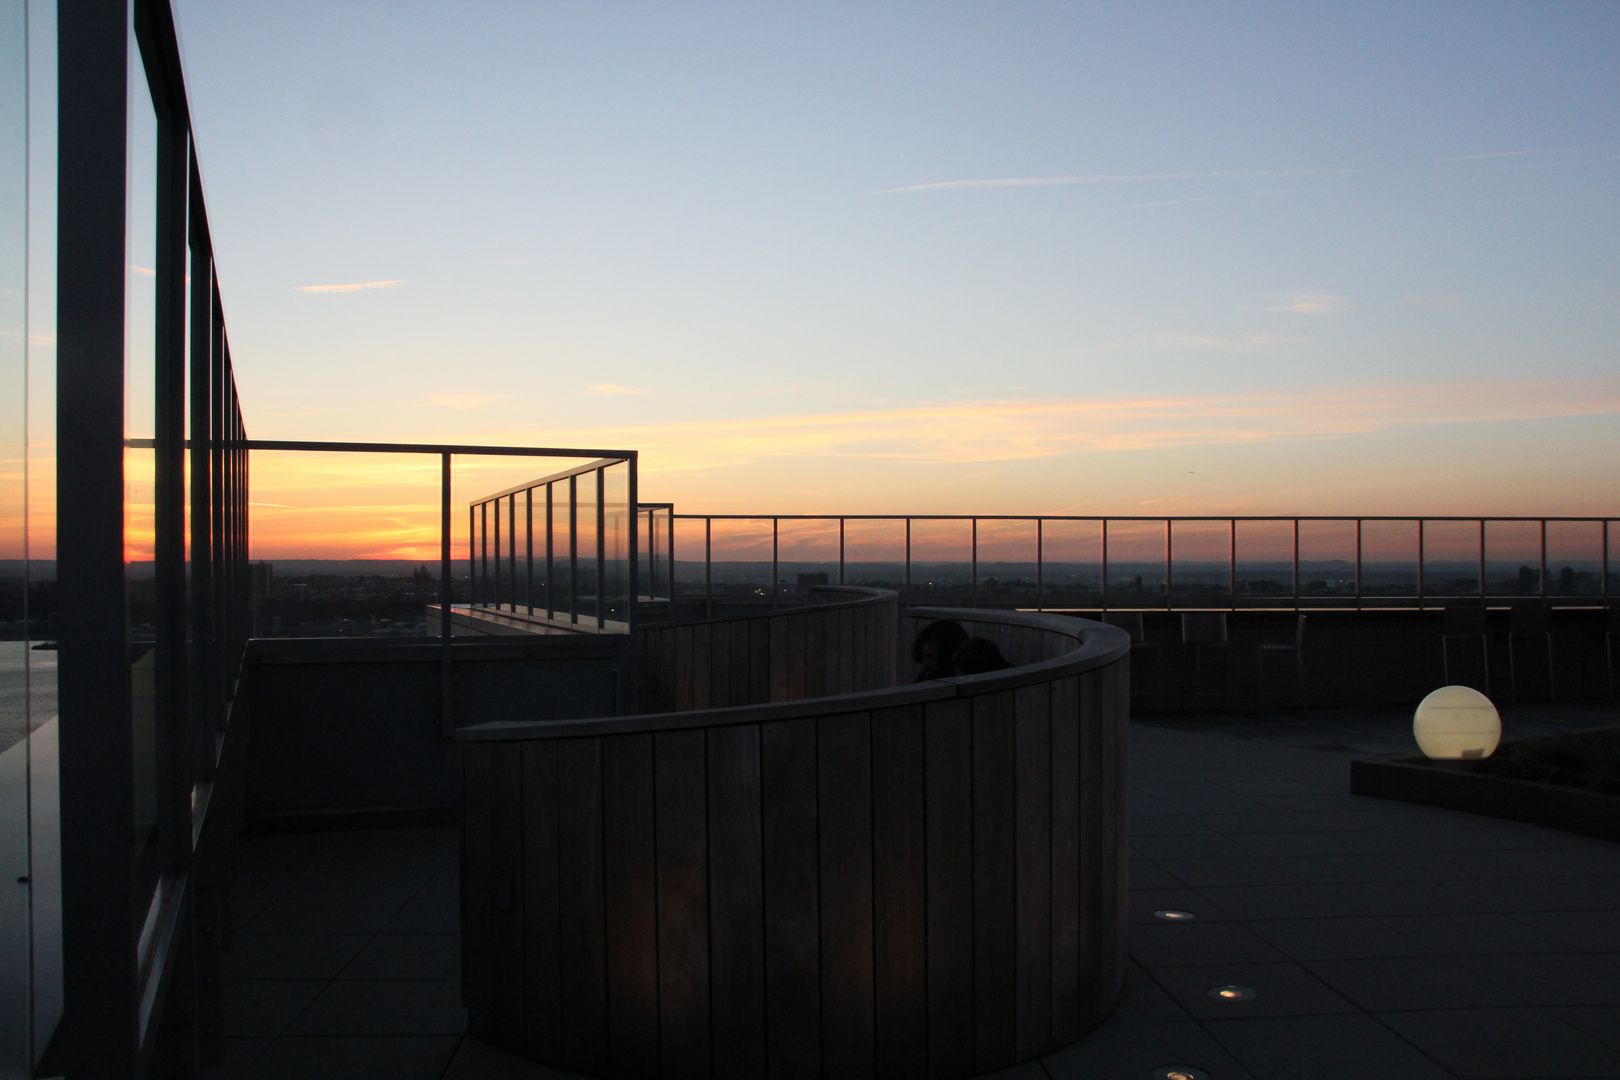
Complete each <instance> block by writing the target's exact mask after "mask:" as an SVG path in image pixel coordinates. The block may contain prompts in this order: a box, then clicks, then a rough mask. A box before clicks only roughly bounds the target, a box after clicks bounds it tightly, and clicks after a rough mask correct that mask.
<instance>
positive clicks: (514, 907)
mask: <svg viewBox="0 0 1620 1080" xmlns="http://www.w3.org/2000/svg"><path fill="white" fill-rule="evenodd" d="M488 745H489V746H490V747H491V748H492V751H493V752H492V754H491V756H490V770H489V771H490V776H489V787H490V800H489V809H490V815H489V816H490V837H491V844H490V848H491V851H490V869H491V871H492V880H491V881H490V888H491V900H492V904H491V907H492V909H493V910H492V911H491V916H490V929H491V934H490V941H491V944H492V946H493V949H492V954H491V957H490V966H491V969H492V971H491V974H492V975H493V978H492V979H491V980H490V985H491V988H492V991H491V995H492V998H493V1000H492V1002H491V1005H492V1006H493V1011H494V1015H495V1022H494V1036H495V1037H494V1038H493V1039H492V1040H491V1041H492V1042H494V1043H495V1045H497V1046H501V1047H505V1048H506V1049H508V1050H512V1051H520V1050H522V1049H525V1048H526V1046H525V1044H526V1041H527V1034H526V1032H525V1019H524V1018H525V1016H526V1015H527V1009H526V1007H525V1003H524V997H523V983H524V979H523V962H524V961H523V907H524V903H523V747H522V744H521V743H515V742H511V743H490V744H488Z"/></svg>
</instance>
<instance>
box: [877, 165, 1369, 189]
mask: <svg viewBox="0 0 1620 1080" xmlns="http://www.w3.org/2000/svg"><path fill="white" fill-rule="evenodd" d="M1351 171H1353V170H1350V169H1296V170H1289V171H1285V172H1268V171H1259V172H1166V173H1072V174H1067V175H1062V176H1002V177H987V178H983V179H975V180H935V181H932V182H930V183H926V184H905V185H902V186H901V187H892V188H882V189H880V190H878V191H873V192H869V194H872V195H910V194H913V193H916V192H920V191H967V190H973V189H976V188H1027V187H1059V186H1064V185H1070V184H1124V183H1132V182H1140V181H1149V180H1252V179H1255V178H1258V177H1268V178H1278V177H1285V176H1332V175H1339V174H1343V173H1347V172H1351Z"/></svg>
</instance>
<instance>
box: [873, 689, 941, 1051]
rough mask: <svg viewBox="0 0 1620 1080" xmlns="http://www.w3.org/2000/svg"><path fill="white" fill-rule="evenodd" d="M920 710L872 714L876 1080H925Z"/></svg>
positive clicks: (924, 798)
mask: <svg viewBox="0 0 1620 1080" xmlns="http://www.w3.org/2000/svg"><path fill="white" fill-rule="evenodd" d="M925 781H926V773H925V770H924V767H923V711H922V708H921V707H920V706H916V705H912V706H907V707H905V708H900V709H885V710H883V711H881V712H876V713H873V714H872V866H873V881H872V893H873V895H872V902H873V911H874V915H875V930H874V933H873V953H874V960H875V964H874V967H875V973H874V985H875V988H876V993H875V1002H876V1008H875V1016H876V1032H875V1042H876V1053H875V1059H876V1062H877V1073H878V1075H880V1076H884V1077H924V1076H927V1075H928V933H927V928H928V910H927V908H928V874H927V830H926V809H927V788H926V782H925Z"/></svg>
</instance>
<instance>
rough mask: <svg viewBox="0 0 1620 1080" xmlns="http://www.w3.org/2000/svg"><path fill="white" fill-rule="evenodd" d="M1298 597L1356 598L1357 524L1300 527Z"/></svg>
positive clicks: (1319, 523) (1305, 523) (1316, 523)
mask: <svg viewBox="0 0 1620 1080" xmlns="http://www.w3.org/2000/svg"><path fill="white" fill-rule="evenodd" d="M1299 594H1300V595H1301V596H1305V597H1336V596H1345V597H1352V596H1355V595H1356V523H1355V522H1353V521H1301V522H1300V523H1299Z"/></svg>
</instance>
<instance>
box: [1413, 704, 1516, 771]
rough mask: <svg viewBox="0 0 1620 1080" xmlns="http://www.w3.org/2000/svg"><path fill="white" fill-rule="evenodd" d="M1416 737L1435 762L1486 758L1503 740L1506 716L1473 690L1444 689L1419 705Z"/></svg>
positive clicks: (1415, 718) (1414, 722) (1420, 747)
mask: <svg viewBox="0 0 1620 1080" xmlns="http://www.w3.org/2000/svg"><path fill="white" fill-rule="evenodd" d="M1412 734H1413V735H1414V736H1416V737H1417V744H1418V749H1419V750H1422V751H1423V753H1424V755H1425V756H1426V757H1429V758H1431V759H1434V760H1442V759H1444V760H1449V761H1455V760H1458V759H1465V758H1468V759H1471V758H1486V757H1490V756H1491V752H1492V751H1494V750H1495V749H1496V744H1497V743H1499V742H1501V741H1502V717H1501V716H1500V715H1498V714H1497V711H1496V706H1495V705H1492V704H1491V699H1490V698H1488V697H1486V696H1485V695H1484V694H1482V693H1480V692H1479V691H1478V690H1475V689H1474V688H1473V687H1471V686H1442V687H1441V688H1440V689H1438V690H1436V691H1435V692H1434V693H1432V694H1430V695H1429V696H1428V697H1426V698H1424V699H1423V700H1422V701H1421V702H1419V703H1418V707H1417V712H1416V713H1415V714H1414V715H1413V717H1412Z"/></svg>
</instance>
